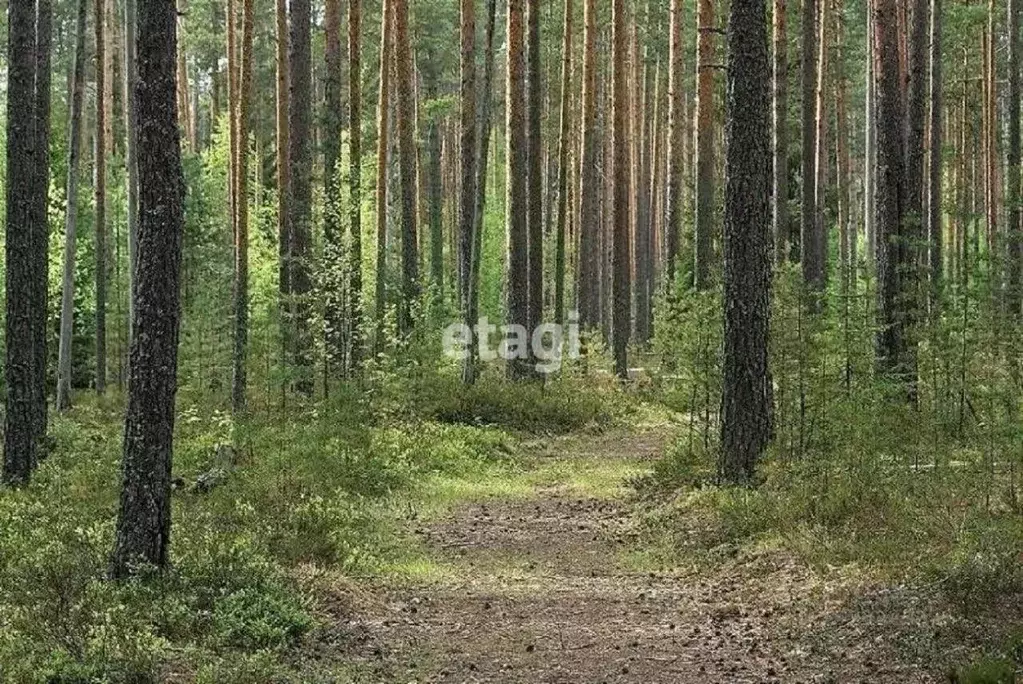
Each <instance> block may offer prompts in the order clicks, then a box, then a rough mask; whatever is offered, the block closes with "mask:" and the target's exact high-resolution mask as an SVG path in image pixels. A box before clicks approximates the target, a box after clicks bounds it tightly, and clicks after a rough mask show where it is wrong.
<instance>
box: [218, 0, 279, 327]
mask: <svg viewBox="0 0 1023 684" xmlns="http://www.w3.org/2000/svg"><path fill="white" fill-rule="evenodd" d="M274 7H275V9H276V11H275V29H276V32H275V36H276V45H277V52H276V62H277V81H276V87H277V91H276V95H277V97H276V109H275V116H276V118H275V122H276V133H277V155H276V166H277V169H276V170H277V240H278V249H279V255H280V277H279V280H280V283H279V288H280V293H281V304H282V307H281V308H282V314H283V315H282V317H281V318H282V322H283V325H284V328H285V329H286V327H287V323H288V320H289V318H290V316H289V312H290V309H291V304H290V301H289V300H290V298H291V263H290V260H289V258H288V254H289V250H290V245H291V235H290V233H289V230H290V228H289V223H288V185H289V182H288V181H289V179H288V173H289V165H288V150H289V149H290V147H291V136H290V131H289V129H288V110H289V109H290V100H291V92H290V84H289V81H290V70H291V69H290V66H289V64H288V52H289V46H288V42H289V37H288V9H287V8H288V5H287V0H275V3H274ZM229 80H230V79H229ZM284 337H285V339H286V338H287V335H285V336H284Z"/></svg>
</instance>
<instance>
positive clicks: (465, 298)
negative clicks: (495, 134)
mask: <svg viewBox="0 0 1023 684" xmlns="http://www.w3.org/2000/svg"><path fill="white" fill-rule="evenodd" d="M460 12H461V24H460V27H461V28H460V37H461V49H462V53H461V61H460V65H459V66H460V71H461V88H460V91H459V92H460V97H461V102H460V111H459V114H460V120H459V165H460V169H459V171H460V173H459V175H460V177H461V188H460V195H459V198H458V207H459V213H458V274H459V299H460V301H461V305H462V312H463V316H462V320H463V322H464V323H465V325H466V326H468V327H469V329H470V330H471V329H472V327H473V326H474V325H475V321H474V320H473V319H472V318H471V317H470V316H471V315H472V313H473V312H472V311H471V309H472V307H471V306H470V301H471V299H472V292H471V290H472V287H473V283H472V280H471V273H472V250H473V245H474V244H475V242H476V240H475V236H474V234H473V233H474V230H475V212H476V192H477V188H476V1H475V0H461V2H460ZM462 380H463V382H465V384H467V385H471V384H473V382H475V380H476V360H475V358H474V357H473V355H472V345H471V344H470V349H469V354H468V356H467V358H466V360H465V363H464V365H463V366H462Z"/></svg>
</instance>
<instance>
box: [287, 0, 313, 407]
mask: <svg viewBox="0 0 1023 684" xmlns="http://www.w3.org/2000/svg"><path fill="white" fill-rule="evenodd" d="M289 8H290V19H291V26H290V34H289V38H290V40H289V46H288V47H289V53H288V63H289V76H290V78H289V81H290V86H291V93H290V96H289V98H288V99H289V102H288V105H289V106H288V127H289V129H290V130H289V131H288V141H289V148H288V236H289V238H290V240H289V242H290V244H289V245H288V270H289V273H290V275H289V285H290V288H291V292H290V295H291V299H292V306H291V311H292V315H291V321H290V326H289V327H290V329H291V335H292V344H291V348H292V353H293V358H294V363H295V365H296V366H297V367H298V370H299V378H298V379H297V381H296V383H295V387H296V389H297V390H298V391H299V392H302V393H303V394H311V393H312V390H313V383H312V375H311V369H312V364H313V358H312V337H311V336H310V334H309V317H310V312H311V308H312V305H311V302H310V301H309V294H310V292H311V290H312V278H311V276H310V273H311V267H312V264H311V259H312V225H311V224H312V201H313V197H312V138H313V127H312V53H311V50H310V32H311V28H310V27H311V22H312V16H311V8H310V2H309V0H290V2H289Z"/></svg>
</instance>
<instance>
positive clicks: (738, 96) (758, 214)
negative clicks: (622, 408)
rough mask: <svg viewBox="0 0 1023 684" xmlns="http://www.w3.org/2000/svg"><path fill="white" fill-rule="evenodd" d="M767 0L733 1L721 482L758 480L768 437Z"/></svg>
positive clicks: (769, 245) (769, 279)
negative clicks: (756, 476) (758, 472)
mask: <svg viewBox="0 0 1023 684" xmlns="http://www.w3.org/2000/svg"><path fill="white" fill-rule="evenodd" d="M765 13H766V8H765V3H764V0H732V5H731V16H730V18H729V22H728V27H729V28H728V52H729V55H730V57H729V64H728V89H727V92H728V100H727V102H726V105H725V106H726V117H727V118H728V124H727V126H726V128H725V130H726V136H727V140H726V143H725V149H726V150H727V152H726V157H725V227H724V239H725V245H724V254H725V266H724V289H725V332H724V335H725V338H724V363H723V371H724V382H723V385H722V388H723V393H722V400H721V407H722V423H721V461H720V466H719V472H720V476H721V478H722V479H724V480H725V481H726V482H729V483H733V484H748V483H750V482H751V481H752V480H753V477H754V475H755V471H756V466H757V462H758V461H759V459H760V457H761V456H762V455H763V453H764V450H765V449H766V447H767V443H768V441H769V440H770V435H771V388H770V385H769V383H770V374H769V372H768V356H767V342H768V328H769V322H770V291H771V256H770V255H771V241H770V237H769V236H770V224H771V209H770V206H769V204H768V202H769V199H768V198H769V192H770V180H769V178H768V169H769V168H770V166H769V165H770V158H771V156H770V135H771V133H770V119H769V113H768V108H769V106H770V105H769V104H768V92H767V89H768V86H767V84H768V83H769V82H770V65H769V62H768V56H767V30H766V26H767V24H766V16H765Z"/></svg>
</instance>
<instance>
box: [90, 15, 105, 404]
mask: <svg viewBox="0 0 1023 684" xmlns="http://www.w3.org/2000/svg"><path fill="white" fill-rule="evenodd" d="M103 14H104V12H103V0H96V3H95V5H94V14H93V19H94V21H95V27H94V28H95V35H96V69H95V73H96V98H95V99H96V133H95V135H94V136H93V143H94V145H95V147H94V151H95V152H94V154H93V192H94V201H95V211H96V220H95V226H94V228H95V231H96V392H97V393H99V394H103V393H104V392H105V391H106V389H107V225H106V213H107V206H106V205H107V161H106V159H107V152H106V136H105V135H103V129H104V128H105V126H106V124H105V121H106V112H105V111H104V109H103V92H104V91H105V89H106V86H105V73H106V72H105V70H104V69H103V59H104V57H103V55H104V52H105V50H106V47H105V42H106V41H105V36H106V29H105V27H104V25H103Z"/></svg>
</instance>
